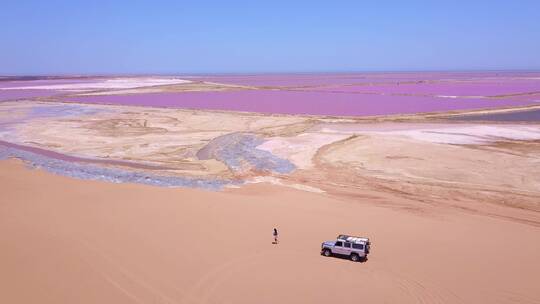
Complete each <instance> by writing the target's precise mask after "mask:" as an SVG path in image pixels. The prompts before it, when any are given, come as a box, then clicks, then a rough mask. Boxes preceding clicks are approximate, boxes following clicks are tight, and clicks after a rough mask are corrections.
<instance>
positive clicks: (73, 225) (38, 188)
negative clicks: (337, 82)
mask: <svg viewBox="0 0 540 304" xmlns="http://www.w3.org/2000/svg"><path fill="white" fill-rule="evenodd" d="M0 187H1V188H0V190H1V193H2V194H1V196H0V244H1V245H0V246H1V250H0V270H1V272H0V303H10V304H14V303H40V304H46V303H55V304H56V303H115V304H120V303H361V302H364V303H540V289H539V288H538V283H539V282H540V263H539V262H538V259H539V258H540V228H539V227H538V226H534V225H528V224H525V223H520V222H516V221H510V220H506V219H503V218H492V217H488V216H484V215H474V214H471V213H467V212H465V211H461V210H460V209H458V208H447V207H444V206H440V207H438V206H435V207H434V206H430V208H431V209H430V211H429V212H422V209H421V208H420V209H408V208H395V207H388V206H395V205H396V203H399V202H396V201H392V200H396V199H398V198H396V197H392V198H390V197H387V198H386V201H385V197H384V195H385V194H384V193H381V197H382V199H378V200H377V201H376V202H375V201H372V200H370V199H368V198H365V199H361V198H359V197H361V196H351V198H349V199H347V198H342V199H340V200H337V199H335V198H332V197H330V196H328V195H325V194H316V193H309V192H302V191H297V190H294V189H290V188H283V187H278V186H268V185H262V184H259V185H250V186H247V187H244V188H241V189H234V190H226V191H223V192H206V191H200V190H191V189H165V188H156V187H150V186H141V185H131V184H108V183H102V182H93V181H81V180H74V179H70V178H67V177H61V176H55V175H51V174H49V173H46V172H42V171H36V170H28V169H26V168H24V167H23V166H22V165H21V163H20V162H18V161H12V160H10V161H1V162H0ZM378 204H381V205H384V206H386V207H379V206H377V205H378ZM418 204H419V206H421V205H422V203H418ZM433 208H434V209H433ZM411 210H414V211H411ZM433 210H436V211H437V212H434V211H433ZM529 212H536V211H529ZM274 226H275V227H277V228H278V229H279V230H280V235H281V240H280V244H279V245H272V244H271V242H272V228H273V227H274ZM339 233H349V234H358V235H363V236H368V237H370V238H371V239H372V241H373V246H372V254H371V255H370V256H369V260H368V261H367V262H365V263H352V262H350V261H348V260H344V259H337V258H325V257H322V256H320V255H319V251H320V243H321V242H322V241H324V240H330V239H333V238H334V237H335V236H336V235H337V234H339Z"/></svg>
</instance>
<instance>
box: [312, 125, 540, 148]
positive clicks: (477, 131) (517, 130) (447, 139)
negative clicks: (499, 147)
mask: <svg viewBox="0 0 540 304" xmlns="http://www.w3.org/2000/svg"><path fill="white" fill-rule="evenodd" d="M321 132H325V133H331V134H336V133H337V134H343V133H345V134H366V135H382V136H406V137H408V138H411V139H414V140H418V141H424V142H431V143H441V144H463V145H466V144H469V145H474V144H489V143H493V142H496V141H501V140H539V139H540V125H480V124H474V125H457V126H456V125H450V124H381V125H374V124H372V125H361V124H358V125H350V126H348V127H347V128H346V129H339V128H338V129H336V128H332V127H331V126H325V127H324V128H322V130H321Z"/></svg>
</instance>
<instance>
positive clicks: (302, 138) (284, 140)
mask: <svg viewBox="0 0 540 304" xmlns="http://www.w3.org/2000/svg"><path fill="white" fill-rule="evenodd" d="M349 136H350V135H348V134H327V133H302V134H299V135H297V136H291V137H273V138H269V139H268V140H266V141H265V142H264V143H263V144H261V145H259V146H257V148H258V149H261V150H266V151H269V152H271V153H272V154H274V155H277V156H279V157H281V158H285V159H288V160H289V161H291V162H292V163H293V164H294V165H295V166H297V167H298V168H300V169H309V168H312V167H313V161H312V159H313V156H314V155H315V153H317V150H319V149H320V148H321V147H322V146H324V145H328V144H331V143H333V142H336V141H339V140H342V139H345V138H347V137H349Z"/></svg>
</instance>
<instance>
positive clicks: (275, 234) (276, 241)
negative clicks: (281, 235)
mask: <svg viewBox="0 0 540 304" xmlns="http://www.w3.org/2000/svg"><path fill="white" fill-rule="evenodd" d="M272 235H273V236H274V244H277V243H279V241H278V232H277V229H276V228H274V233H272Z"/></svg>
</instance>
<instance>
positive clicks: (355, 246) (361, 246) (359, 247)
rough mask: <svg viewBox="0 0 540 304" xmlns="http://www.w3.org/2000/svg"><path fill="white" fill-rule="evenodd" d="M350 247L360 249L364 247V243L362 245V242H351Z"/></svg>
mask: <svg viewBox="0 0 540 304" xmlns="http://www.w3.org/2000/svg"><path fill="white" fill-rule="evenodd" d="M352 247H353V248H354V249H360V250H362V249H364V245H362V244H353V245H352Z"/></svg>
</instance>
